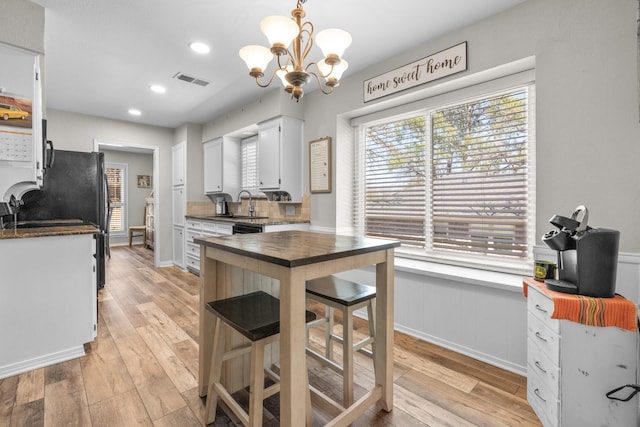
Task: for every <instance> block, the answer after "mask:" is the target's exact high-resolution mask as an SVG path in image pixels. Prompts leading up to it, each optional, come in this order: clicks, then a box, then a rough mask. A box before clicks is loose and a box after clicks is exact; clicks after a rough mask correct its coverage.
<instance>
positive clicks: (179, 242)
mask: <svg viewBox="0 0 640 427" xmlns="http://www.w3.org/2000/svg"><path fill="white" fill-rule="evenodd" d="M173 263H174V264H175V265H176V266H178V267H180V268H184V229H183V228H182V227H173Z"/></svg>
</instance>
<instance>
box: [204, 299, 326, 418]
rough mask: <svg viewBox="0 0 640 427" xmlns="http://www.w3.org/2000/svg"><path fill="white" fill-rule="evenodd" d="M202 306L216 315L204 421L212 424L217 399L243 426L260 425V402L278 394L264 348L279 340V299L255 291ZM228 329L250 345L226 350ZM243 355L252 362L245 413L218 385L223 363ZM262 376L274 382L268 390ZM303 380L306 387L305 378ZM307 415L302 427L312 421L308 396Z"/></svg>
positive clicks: (309, 318) (309, 315)
mask: <svg viewBox="0 0 640 427" xmlns="http://www.w3.org/2000/svg"><path fill="white" fill-rule="evenodd" d="M205 307H206V309H207V311H209V312H210V313H211V314H213V315H214V316H215V323H214V329H215V331H214V336H213V348H212V350H211V361H210V362H211V367H210V372H209V385H208V388H207V404H206V408H205V422H206V423H207V424H210V423H213V422H214V421H215V417H216V407H217V405H218V398H220V399H222V400H223V401H224V402H225V403H226V404H227V407H228V408H229V409H230V410H231V411H233V413H234V414H235V415H236V416H237V417H238V418H239V419H240V421H241V422H242V424H243V425H244V426H246V427H258V426H262V418H263V401H264V400H265V399H266V398H268V397H270V396H272V395H274V394H275V393H278V392H280V377H279V376H278V374H276V373H275V372H273V370H272V369H271V368H268V367H265V366H264V364H265V346H266V345H267V344H271V343H274V342H276V341H277V340H278V339H279V337H280V300H279V299H277V298H275V297H272V296H271V295H269V294H268V293H266V292H263V291H257V292H252V293H249V294H244V295H238V296H236V297H231V298H225V299H220V300H216V301H211V302H208V303H207V304H205ZM305 317H306V321H307V322H310V321H313V320H315V319H316V315H315V314H314V313H313V312H311V311H308V310H307V311H306V316H305ZM228 328H230V329H233V330H235V331H237V332H239V333H240V334H242V335H243V336H245V337H246V338H247V339H249V341H250V343H249V344H248V345H244V346H240V347H238V346H235V345H234V348H233V349H231V350H228V351H225V347H226V343H227V340H226V338H225V335H226V332H225V329H228ZM246 353H250V359H251V360H250V366H251V372H250V378H249V411H248V412H247V411H246V410H245V409H244V408H243V407H241V405H240V403H239V402H238V401H237V400H236V399H235V398H234V397H233V396H232V395H231V393H230V391H229V390H227V388H226V387H225V385H224V384H223V383H222V382H221V374H222V364H223V362H225V361H228V360H231V359H234V358H238V357H243V356H244V355H245V354H246ZM265 374H266V375H267V376H269V378H271V379H272V380H273V381H274V384H272V385H270V386H269V387H267V388H265V387H264V385H265V383H264V378H265ZM304 381H306V382H307V385H308V378H307V377H305V379H304ZM306 414H307V416H306V419H305V424H306V425H307V426H309V427H311V426H313V418H312V414H311V398H310V396H308V397H307V409H306Z"/></svg>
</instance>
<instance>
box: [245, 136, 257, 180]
mask: <svg viewBox="0 0 640 427" xmlns="http://www.w3.org/2000/svg"><path fill="white" fill-rule="evenodd" d="M241 145H242V188H244V189H247V190H250V191H251V190H256V191H257V189H258V137H257V136H253V137H251V138H247V139H243V140H242V144H241Z"/></svg>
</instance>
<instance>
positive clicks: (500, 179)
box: [354, 86, 533, 271]
mask: <svg viewBox="0 0 640 427" xmlns="http://www.w3.org/2000/svg"><path fill="white" fill-rule="evenodd" d="M532 93H533V86H524V87H519V88H516V89H512V90H509V91H506V92H502V93H494V94H491V95H486V96H483V97H481V98H477V99H473V100H465V101H464V102H459V103H455V104H451V105H446V106H440V107H438V108H431V109H428V110H422V111H419V112H414V113H411V114H406V115H403V116H396V117H393V118H387V119H384V120H378V121H376V122H370V123H365V124H362V125H360V127H359V132H358V135H359V137H358V140H359V141H358V144H357V148H356V158H357V160H356V177H357V178H356V188H355V192H354V194H355V196H356V197H355V206H354V207H355V209H354V226H355V228H356V230H357V231H358V232H359V233H360V234H362V235H366V236H371V237H381V238H391V239H395V240H400V241H401V242H402V247H401V248H400V249H399V250H398V254H400V255H402V254H405V255H410V256H414V257H415V256H417V257H424V258H426V259H434V260H437V261H440V262H446V263H453V264H462V265H473V266H481V267H483V268H489V269H497V270H509V271H514V270H520V271H522V270H523V269H530V266H531V246H532V240H533V236H532V235H531V234H532V232H531V230H532V227H531V226H530V225H531V224H532V217H533V209H532V208H531V207H532V201H531V200H530V196H529V192H530V190H529V183H530V182H531V181H530V180H531V178H532V173H533V171H532V169H531V168H530V167H529V166H530V164H531V162H532V160H533V159H532V158H531V157H532V156H533V155H532V150H530V148H531V144H533V132H530V130H531V128H532V126H531V120H530V119H531V117H530V116H529V111H530V109H531V108H532V103H533V96H531V95H532Z"/></svg>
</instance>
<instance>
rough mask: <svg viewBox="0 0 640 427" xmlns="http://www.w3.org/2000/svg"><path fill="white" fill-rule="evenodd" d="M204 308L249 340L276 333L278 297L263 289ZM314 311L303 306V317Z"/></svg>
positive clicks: (277, 331) (307, 319)
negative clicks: (305, 309)
mask: <svg viewBox="0 0 640 427" xmlns="http://www.w3.org/2000/svg"><path fill="white" fill-rule="evenodd" d="M206 307H207V310H209V311H210V312H212V313H213V314H215V315H216V316H218V317H220V318H221V319H222V320H223V321H224V322H225V323H226V324H227V325H229V326H231V327H232V328H233V329H235V330H236V331H238V332H240V333H241V334H242V335H244V336H245V337H247V338H248V339H249V340H251V341H259V340H261V339H264V338H267V337H270V336H272V335H276V334H279V333H280V300H279V299H277V298H274V297H272V296H271V295H269V294H268V293H266V292H262V291H257V292H253V293H250V294H245V295H239V296H236V297H231V298H226V299H223V300H218V301H211V302H209V303H207V305H206ZM315 318H316V315H315V314H314V313H313V312H311V311H309V310H307V311H306V321H307V322H310V321H312V320H315Z"/></svg>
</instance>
